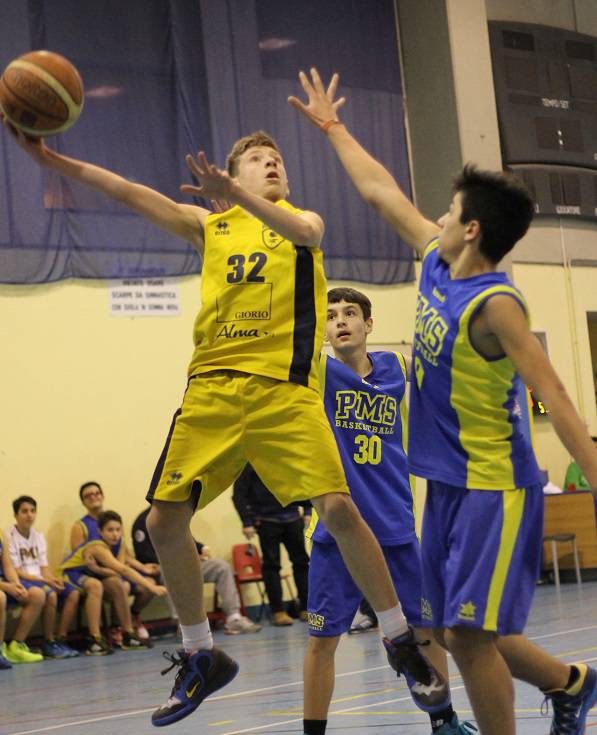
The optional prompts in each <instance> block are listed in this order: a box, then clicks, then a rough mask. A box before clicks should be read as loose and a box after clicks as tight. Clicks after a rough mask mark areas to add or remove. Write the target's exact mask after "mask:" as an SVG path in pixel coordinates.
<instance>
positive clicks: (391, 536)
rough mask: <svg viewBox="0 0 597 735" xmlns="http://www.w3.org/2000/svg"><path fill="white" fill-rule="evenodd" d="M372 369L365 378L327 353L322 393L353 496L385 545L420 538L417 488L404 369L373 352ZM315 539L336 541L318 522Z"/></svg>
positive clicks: (398, 359)
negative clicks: (409, 447) (410, 470)
mask: <svg viewBox="0 0 597 735" xmlns="http://www.w3.org/2000/svg"><path fill="white" fill-rule="evenodd" d="M369 359H370V360H371V363H372V366H373V369H372V371H371V372H370V373H369V375H367V377H366V378H361V377H360V376H358V375H357V374H356V373H355V372H354V371H353V370H351V369H350V368H349V367H347V366H346V365H344V364H343V363H341V362H340V361H339V360H335V359H334V358H333V357H328V356H327V355H323V356H322V358H321V363H320V368H321V369H320V391H321V393H322V396H323V399H324V405H325V411H326V414H327V417H328V420H329V422H330V424H331V426H332V430H333V432H334V437H335V439H336V443H337V444H338V449H339V450H340V457H341V459H342V465H343V467H344V472H345V474H346V480H347V482H348V487H349V489H350V494H351V497H352V499H353V500H354V502H355V503H356V505H357V507H358V508H359V510H360V512H361V515H362V516H363V518H364V519H365V520H366V522H367V523H368V525H369V527H370V528H371V530H372V531H373V533H374V534H375V536H376V537H377V539H378V540H379V542H380V543H381V544H386V545H398V544H405V543H409V542H410V541H412V540H413V539H415V538H416V533H415V519H414V510H413V492H412V489H411V485H410V477H409V474H408V463H407V459H406V433H407V431H406V422H407V416H406V404H405V401H404V395H405V390H406V367H405V363H404V358H403V357H402V355H399V354H397V353H394V352H371V353H369ZM310 535H311V538H312V539H313V540H314V541H319V542H320V543H331V542H332V541H333V540H334V539H333V538H332V536H331V534H330V533H329V532H328V531H327V529H326V528H325V526H324V525H323V523H322V522H321V521H320V520H317V522H316V525H315V528H314V530H313V529H311V534H310Z"/></svg>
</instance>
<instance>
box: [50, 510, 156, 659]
mask: <svg viewBox="0 0 597 735" xmlns="http://www.w3.org/2000/svg"><path fill="white" fill-rule="evenodd" d="M97 528H98V532H99V538H93V539H90V540H88V541H84V542H83V543H81V544H79V546H77V547H76V548H75V549H74V550H73V551H71V553H70V554H69V555H68V556H67V557H66V558H65V559H64V560H63V561H62V563H61V564H60V566H59V570H60V573H61V574H62V576H63V578H64V579H65V581H66V582H67V583H68V584H70V585H71V586H73V587H74V588H75V589H78V590H81V591H85V592H86V593H87V595H86V600H85V612H86V613H87V619H88V622H89V633H90V635H91V640H90V641H89V645H88V647H87V650H86V652H85V653H86V654H87V655H90V656H102V655H105V654H106V653H109V652H110V650H109V646H108V645H107V644H106V641H105V640H104V639H103V638H102V636H101V635H100V629H99V626H100V619H101V605H102V589H103V588H102V584H101V581H100V580H101V579H103V578H104V577H105V576H106V575H108V574H110V575H113V576H115V577H117V578H120V577H124V578H126V579H127V580H129V581H130V583H131V584H136V585H138V586H139V587H143V588H144V589H146V590H147V591H148V592H149V593H151V594H154V595H159V596H162V597H163V596H164V595H165V594H166V588H165V587H163V586H162V585H158V584H156V583H155V582H154V580H153V579H152V578H151V577H145V576H143V575H142V574H140V573H139V572H137V571H136V570H134V569H132V568H131V567H130V566H129V565H128V564H123V563H122V562H121V561H119V559H118V558H117V555H118V553H119V550H120V546H121V542H122V518H121V517H120V516H119V515H118V513H116V512H115V511H113V510H106V511H104V512H102V513H100V515H99V518H98V519H97ZM98 565H99V566H100V567H101V569H102V576H101V577H100V578H99V579H98V576H97V574H96V573H95V571H94V570H95V569H97V567H98ZM114 606H115V607H116V611H117V613H118V618H119V620H120V622H121V623H122V626H123V628H124V633H123V639H122V646H121V647H122V648H123V649H124V650H140V649H143V648H151V647H152V646H151V643H150V642H149V641H148V640H146V639H143V638H140V637H139V636H138V635H137V634H136V633H135V630H134V628H133V621H132V618H131V611H130V609H129V606H128V600H127V596H126V594H124V593H123V594H122V595H119V596H116V597H115V598H114Z"/></svg>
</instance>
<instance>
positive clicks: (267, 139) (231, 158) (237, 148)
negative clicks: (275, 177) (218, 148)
mask: <svg viewBox="0 0 597 735" xmlns="http://www.w3.org/2000/svg"><path fill="white" fill-rule="evenodd" d="M259 146H265V147H267V148H273V149H274V150H275V151H277V152H278V153H280V149H279V148H278V144H277V143H276V141H275V140H274V139H273V138H272V136H271V135H269V133H266V132H265V130H256V131H255V132H254V133H251V134H250V135H245V137H244V138H239V140H237V141H236V143H235V144H234V145H233V146H232V150H231V151H230V153H229V154H228V156H227V157H226V171H228V173H229V174H230V176H236V175H237V174H238V159H239V158H240V157H241V156H242V154H243V153H244V152H245V151H248V150H249V148H258V147H259Z"/></svg>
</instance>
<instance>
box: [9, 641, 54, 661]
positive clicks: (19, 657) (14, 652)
mask: <svg viewBox="0 0 597 735" xmlns="http://www.w3.org/2000/svg"><path fill="white" fill-rule="evenodd" d="M2 655H3V656H4V658H5V659H7V660H8V661H9V662H10V663H11V664H36V663H38V662H39V661H43V660H44V657H43V656H42V655H41V653H33V651H31V650H30V648H29V646H28V645H27V644H26V643H25V642H24V641H11V642H10V643H9V644H8V646H7V645H6V644H4V648H3V649H2Z"/></svg>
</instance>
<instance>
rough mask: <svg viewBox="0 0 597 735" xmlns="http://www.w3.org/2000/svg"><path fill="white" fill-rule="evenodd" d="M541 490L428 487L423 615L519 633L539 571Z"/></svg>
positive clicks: (438, 624) (444, 623)
mask: <svg viewBox="0 0 597 735" xmlns="http://www.w3.org/2000/svg"><path fill="white" fill-rule="evenodd" d="M542 535H543V490H542V488H541V486H540V485H533V486H531V487H528V488H522V489H516V490H503V491H501V490H500V491H498V490H467V489H465V488H460V487H454V486H453V485H447V484H445V483H442V482H436V481H435V480H429V481H428V483H427V498H426V501H425V514H424V517H423V534H422V541H421V561H422V568H423V600H422V610H421V613H422V617H423V621H424V622H425V624H426V625H427V626H430V627H434V628H452V627H455V626H458V625H464V626H469V627H472V628H482V629H483V630H487V631H492V632H496V633H498V634H500V635H509V634H512V633H521V632H522V631H523V629H524V626H525V625H526V621H527V618H528V615H529V611H530V608H531V604H532V601H533V594H534V591H535V585H536V583H537V579H538V577H539V571H540V565H541V551H542Z"/></svg>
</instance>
